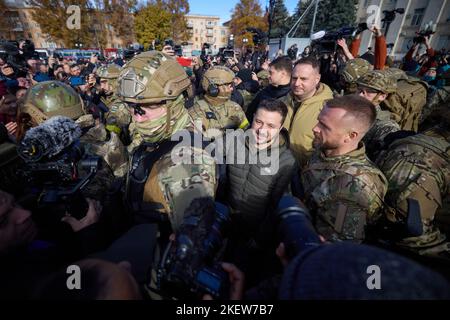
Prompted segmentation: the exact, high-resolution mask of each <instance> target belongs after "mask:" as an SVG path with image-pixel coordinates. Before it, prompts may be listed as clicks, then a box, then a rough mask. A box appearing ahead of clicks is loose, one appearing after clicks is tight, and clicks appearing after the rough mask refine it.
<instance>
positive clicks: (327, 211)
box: [301, 95, 387, 242]
mask: <svg viewBox="0 0 450 320" xmlns="http://www.w3.org/2000/svg"><path fill="white" fill-rule="evenodd" d="M374 120H375V108H374V106H373V105H372V104H371V103H370V102H368V101H367V100H365V99H363V98H361V97H359V96H357V95H348V96H343V97H338V98H335V99H333V100H330V101H328V102H327V103H326V105H325V107H324V108H323V110H322V111H321V113H320V115H319V118H318V121H319V122H318V123H317V124H316V126H315V127H314V129H313V132H314V142H313V145H314V148H315V153H314V154H313V156H312V157H311V159H310V160H309V162H308V164H307V165H306V167H305V168H304V169H303V170H302V175H301V179H302V185H303V192H304V194H303V195H302V196H301V197H302V198H303V200H304V201H305V204H306V205H307V207H308V208H309V209H310V210H311V211H312V213H313V214H314V215H315V217H316V228H317V230H318V232H319V233H321V234H322V235H323V236H324V237H325V238H326V239H327V240H330V241H341V240H350V241H355V242H361V241H363V240H364V239H365V229H366V226H367V225H370V224H371V223H372V222H374V221H376V220H377V219H378V218H379V215H380V214H381V210H380V209H381V207H382V203H383V198H384V195H385V193H386V189H387V181H386V178H385V177H384V175H383V173H382V172H381V171H380V170H379V169H378V168H377V167H376V166H375V165H374V164H373V163H372V162H371V161H370V160H369V159H368V158H367V157H366V154H365V147H364V143H362V142H361V140H362V138H363V136H364V134H365V133H366V132H367V131H368V130H369V128H370V126H371V125H372V123H373V121H374Z"/></svg>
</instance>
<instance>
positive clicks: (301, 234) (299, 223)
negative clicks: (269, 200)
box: [275, 196, 322, 259]
mask: <svg viewBox="0 0 450 320" xmlns="http://www.w3.org/2000/svg"><path fill="white" fill-rule="evenodd" d="M275 217H276V221H277V222H278V238H279V241H280V242H283V243H284V246H285V250H286V255H287V257H288V258H289V259H292V258H294V257H295V256H296V255H297V254H299V253H300V252H303V251H305V250H306V249H308V248H312V247H316V246H319V245H321V244H322V242H321V240H320V238H319V236H318V234H317V232H316V231H315V229H314V227H313V225H312V223H311V216H310V215H309V212H308V209H306V208H305V207H304V206H303V205H302V203H301V202H300V200H299V199H297V198H295V197H292V196H284V197H283V198H281V200H280V202H279V203H278V207H277V210H276V212H275Z"/></svg>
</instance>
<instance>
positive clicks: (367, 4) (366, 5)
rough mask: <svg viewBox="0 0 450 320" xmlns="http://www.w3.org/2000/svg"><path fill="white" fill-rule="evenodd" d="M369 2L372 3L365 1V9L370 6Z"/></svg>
mask: <svg viewBox="0 0 450 320" xmlns="http://www.w3.org/2000/svg"><path fill="white" fill-rule="evenodd" d="M369 1H370V0H365V1H364V8H366V7H368V6H369Z"/></svg>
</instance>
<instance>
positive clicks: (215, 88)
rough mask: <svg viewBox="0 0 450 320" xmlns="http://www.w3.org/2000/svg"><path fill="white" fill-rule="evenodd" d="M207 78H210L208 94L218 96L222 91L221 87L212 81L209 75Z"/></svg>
mask: <svg viewBox="0 0 450 320" xmlns="http://www.w3.org/2000/svg"><path fill="white" fill-rule="evenodd" d="M206 80H208V82H209V85H208V90H207V92H208V95H209V96H211V97H213V98H215V97H217V96H218V95H219V93H220V91H219V87H218V86H217V85H216V84H215V83H212V82H211V80H210V79H209V78H208V77H206Z"/></svg>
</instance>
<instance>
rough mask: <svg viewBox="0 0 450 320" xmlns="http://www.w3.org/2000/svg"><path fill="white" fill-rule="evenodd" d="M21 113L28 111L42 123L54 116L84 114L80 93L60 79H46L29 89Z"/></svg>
mask: <svg viewBox="0 0 450 320" xmlns="http://www.w3.org/2000/svg"><path fill="white" fill-rule="evenodd" d="M20 113H27V114H29V115H30V117H31V119H33V120H34V122H36V124H40V123H42V122H44V121H45V120H47V119H49V118H51V117H53V116H66V117H69V118H72V119H74V120H75V119H77V118H79V117H80V116H82V115H84V114H85V112H84V104H83V100H82V99H81V97H80V95H79V94H78V93H77V92H76V91H75V90H74V89H73V88H72V87H70V86H68V85H67V84H65V83H62V82H59V81H44V82H39V83H37V84H35V85H33V86H32V87H31V88H30V89H28V91H27V93H26V94H25V97H24V98H23V104H22V106H21V107H20Z"/></svg>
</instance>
